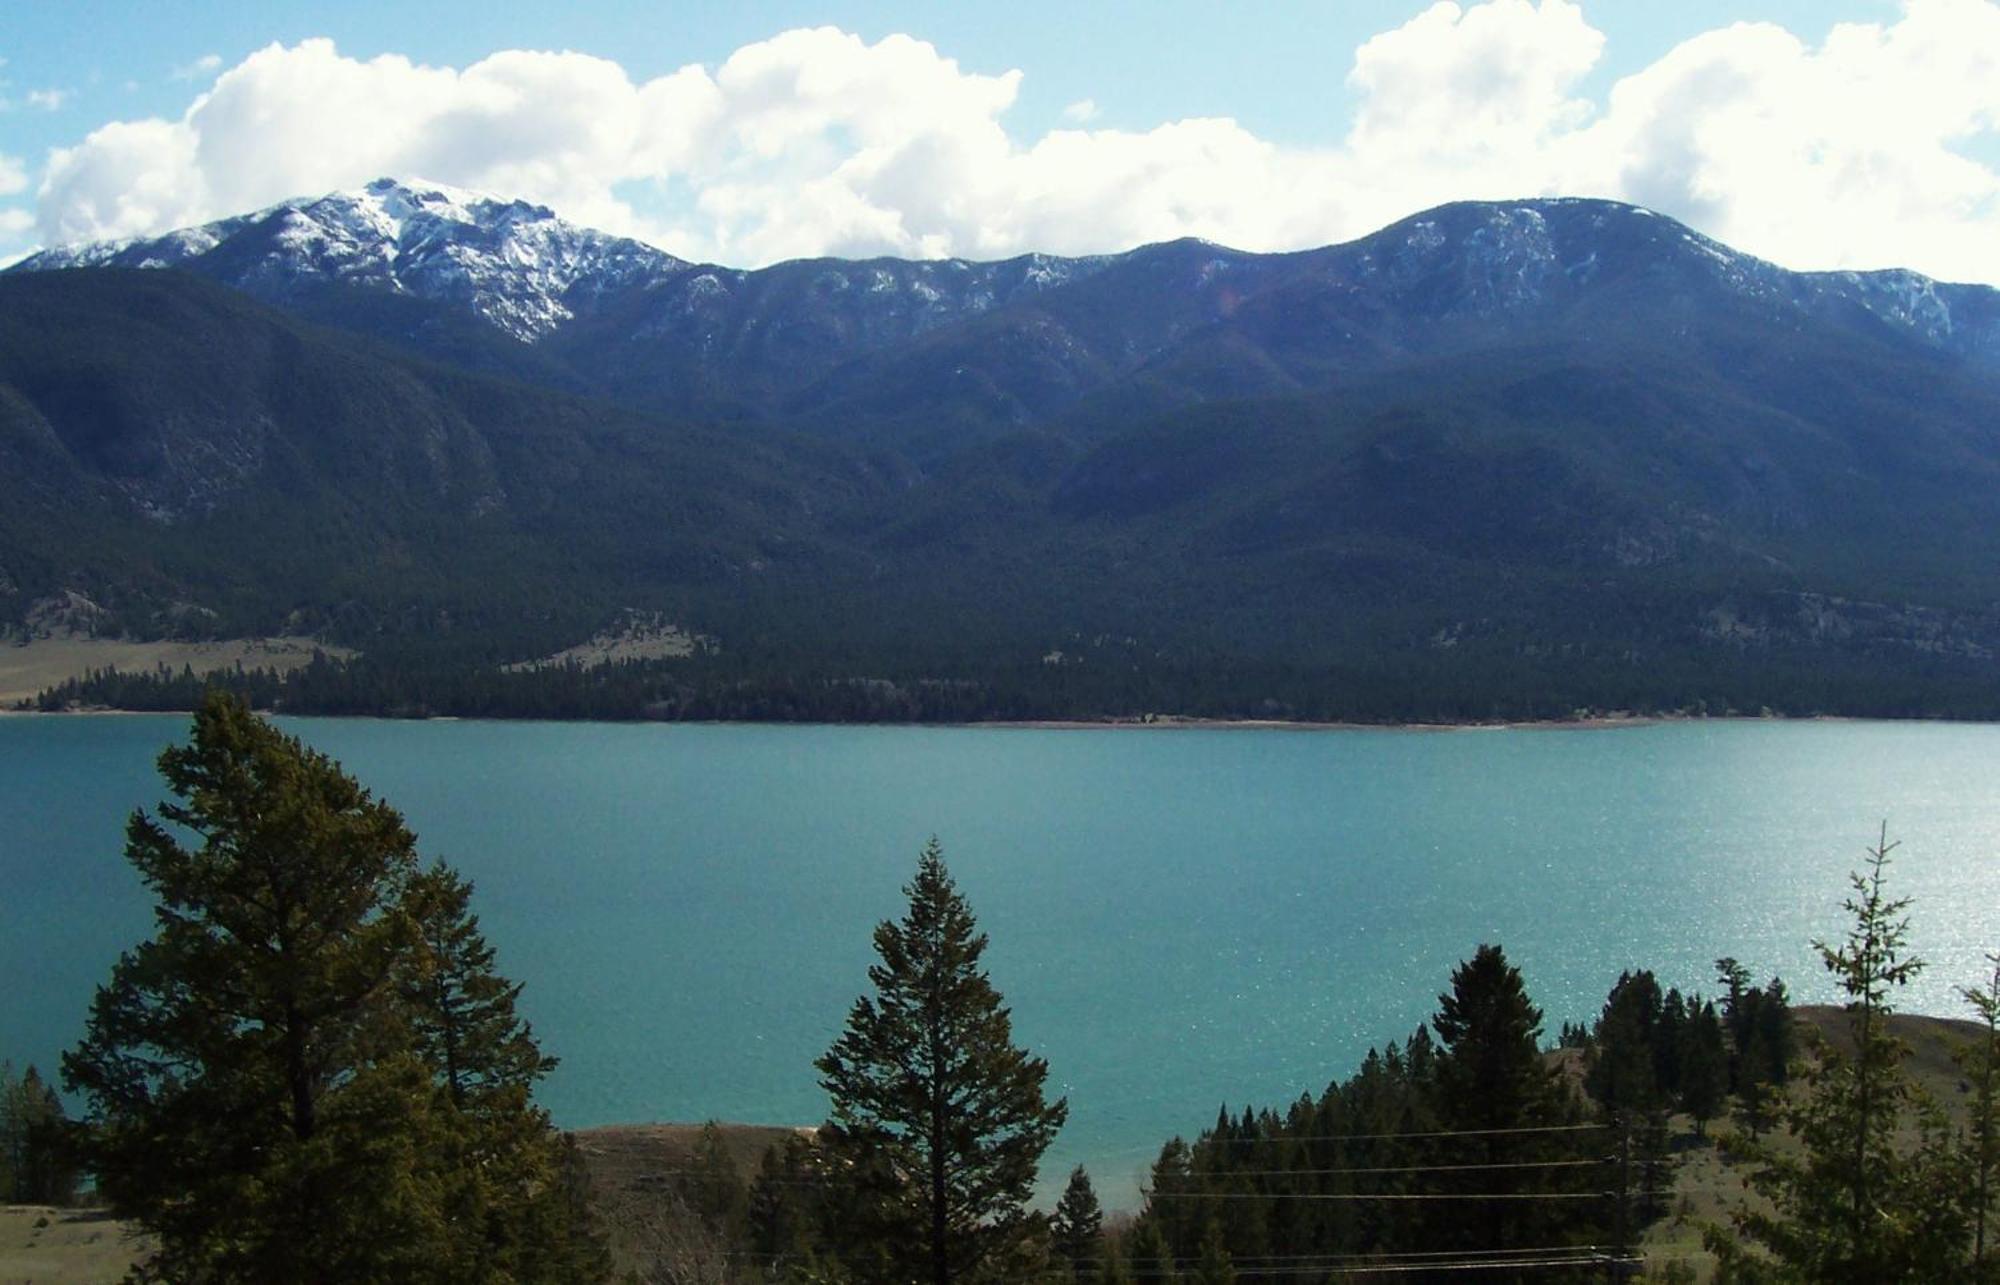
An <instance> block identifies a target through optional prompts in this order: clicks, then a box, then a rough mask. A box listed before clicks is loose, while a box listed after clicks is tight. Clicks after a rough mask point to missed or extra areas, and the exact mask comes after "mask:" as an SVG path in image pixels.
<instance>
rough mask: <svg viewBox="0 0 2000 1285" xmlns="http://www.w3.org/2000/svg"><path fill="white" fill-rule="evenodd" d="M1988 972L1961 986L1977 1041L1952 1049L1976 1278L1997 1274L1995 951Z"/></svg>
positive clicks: (1999, 984) (1999, 1049)
mask: <svg viewBox="0 0 2000 1285" xmlns="http://www.w3.org/2000/svg"><path fill="white" fill-rule="evenodd" d="M1986 961H1987V962H1988V963H1989V964H1991V965H1993V975H1992V977H1991V979H1990V980H1989V981H1988V982H1987V984H1986V986H1985V987H1984V988H1983V989H1982V988H1980V987H1977V986H1966V987H1962V988H1961V989H1960V991H1959V993H1960V994H1961V995H1963V996H1965V1000H1966V1002H1967V1003H1968V1004H1970V1005H1971V1006H1972V1011H1973V1013H1974V1014H1975V1015H1977V1017H1978V1019H1979V1025H1980V1028H1981V1029H1980V1033H1979V1038H1978V1041H1977V1042H1976V1043H1974V1044H1971V1045H1969V1046H1968V1047H1966V1048H1964V1049H1962V1050H1960V1051H1959V1053H1958V1055H1957V1056H1958V1062H1959V1065H1960V1066H1961V1067H1963V1068H1964V1069H1965V1071H1966V1073H1967V1074H1968V1075H1969V1076H1970V1077H1971V1080H1972V1119H1971V1130H1970V1137H1969V1138H1968V1140H1967V1146H1968V1156H1967V1160H1968V1164H1967V1167H1968V1168H1969V1169H1970V1170H1971V1171H1972V1175H1973V1188H1972V1196H1971V1199H1972V1267H1973V1272H1974V1274H1975V1275H1976V1276H1977V1278H1978V1279H1980V1280H1989V1279H1992V1278H1994V1277H1996V1276H2000V1271H1996V1269H1995V1264H1994V1263H1993V1262H1991V1261H1989V1260H1988V1257H1987V1215H1989V1214H1990V1213H1991V1212H1992V1211H1993V1199H1994V1194H1995V1193H1994V1179H1995V1176H1996V1173H2000V953H1996V954H1992V955H1988V956H1987V957H1986Z"/></svg>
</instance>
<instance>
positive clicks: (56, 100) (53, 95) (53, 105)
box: [27, 89, 71, 112]
mask: <svg viewBox="0 0 2000 1285" xmlns="http://www.w3.org/2000/svg"><path fill="white" fill-rule="evenodd" d="M70 96H71V94H70V91H69V90H67V89H31V90H29V91H28V100H27V101H28V106H30V107H34V108H39V109H40V110H42V111H45V112H54V111H61V110H62V105H63V104H64V103H66V102H68V101H69V100H70Z"/></svg>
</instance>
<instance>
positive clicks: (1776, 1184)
mask: <svg viewBox="0 0 2000 1285" xmlns="http://www.w3.org/2000/svg"><path fill="white" fill-rule="evenodd" d="M1896 847H1897V845H1896V844H1894V843H1891V842H1889V838H1888V832H1887V828H1886V827H1884V830H1883V833H1882V837H1881V840H1880V841H1879V842H1878V843H1877V844H1876V846H1874V847H1872V848H1870V849H1868V856H1867V869H1866V872H1865V873H1856V874H1853V875H1851V876H1850V880H1849V882H1850V885H1851V889H1852V891H1851V895H1850V896H1849V897H1848V899H1847V900H1846V902H1844V903H1843V904H1844V908H1845V909H1846V910H1847V912H1848V913H1849V914H1850V915H1851V916H1852V917H1853V924H1852V926H1851V927H1850V928H1849V929H1848V931H1847V934H1846V936H1845V937H1844V939H1843V940H1842V941H1841V942H1840V943H1838V944H1829V943H1827V942H1825V941H1815V942H1814V943H1813V948H1814V949H1815V950H1816V951H1817V952H1818V953H1819V956H1820V959H1821V962H1822V963H1823V964H1824V965H1825V967H1826V969H1827V971H1828V972H1830V973H1832V974H1833V975H1834V977H1835V978H1836V980H1837V981H1838V982H1839V984H1840V987H1841V989H1842V991H1844V992H1845V993H1846V995H1847V998H1848V1002H1847V1006H1846V1008H1847V1015H1848V1031H1849V1035H1850V1036H1851V1039H1852V1044H1853V1047H1852V1051H1851V1052H1849V1051H1847V1050H1843V1049H1841V1048H1838V1047H1833V1046H1829V1047H1826V1048H1823V1049H1821V1050H1820V1057H1819V1063H1818V1065H1817V1066H1816V1067H1815V1068H1814V1069H1813V1070H1812V1072H1811V1074H1810V1078H1809V1080H1808V1082H1807V1085H1806V1092H1805V1094H1804V1095H1803V1097H1802V1098H1800V1099H1799V1100H1798V1101H1797V1102H1795V1103H1793V1104H1792V1106H1791V1107H1790V1109H1789V1110H1788V1111H1787V1112H1786V1123H1787V1124H1788V1125H1789V1126H1790V1128H1791V1131H1792V1132H1793V1134H1794V1135H1796V1137H1797V1140H1798V1143H1799V1151H1798V1153H1797V1154H1794V1153H1791V1152H1781V1151H1778V1150H1775V1149H1772V1148H1750V1151H1751V1154H1752V1156H1753V1157H1754V1158H1755V1159H1758V1160H1760V1161H1761V1162H1762V1167H1761V1168H1760V1169H1759V1171H1758V1172H1757V1173H1755V1174H1754V1175H1753V1176H1752V1183H1753V1185H1754V1186H1755V1187H1756V1188H1757V1189H1758V1190H1759V1191H1761V1192H1762V1193H1763V1194H1764V1195H1765V1196H1766V1197H1767V1198H1768V1199H1769V1201H1770V1204H1771V1211H1770V1212H1768V1213H1767V1212H1764V1211H1762V1210H1746V1211H1744V1212H1742V1213H1740V1214H1739V1215H1738V1218H1737V1225H1738V1227H1739V1228H1740V1229H1741V1230H1742V1231H1743V1232H1744V1233H1745V1234H1746V1235H1747V1236H1748V1237H1749V1239H1750V1241H1751V1242H1752V1243H1753V1245H1754V1246H1755V1247H1756V1250H1755V1251H1753V1250H1752V1249H1751V1248H1750V1247H1746V1246H1742V1245H1738V1244H1735V1243H1732V1242H1730V1241H1728V1240H1727V1239H1726V1238H1720V1237H1718V1238H1717V1239H1716V1241H1715V1246H1716V1248H1717V1249H1718V1250H1720V1251H1721V1252H1722V1254H1723V1257H1724V1259H1725V1262H1727V1263H1730V1264H1731V1265H1732V1266H1734V1267H1736V1268H1738V1269H1739V1270H1743V1271H1744V1272H1745V1273H1746V1274H1748V1273H1752V1272H1755V1271H1757V1270H1759V1268H1760V1266H1762V1267H1771V1266H1775V1267H1776V1269H1777V1270H1778V1271H1779V1272H1781V1273H1782V1274H1783V1276H1784V1278H1785V1279H1790V1280H1799V1281H1804V1282H1827V1283H1829V1285H1831V1283H1832V1282H1847V1281H1869V1282H1879V1283H1880V1285H1893V1283H1894V1282H1912V1283H1915V1282H1931V1281H1941V1280H1949V1279H1953V1278H1954V1277H1956V1276H1958V1275H1959V1274H1960V1271H1961V1269H1962V1268H1963V1258H1964V1255H1963V1246H1964V1245H1965V1243H1966V1241H1967V1239H1968V1233H1969V1230H1970V1229H1969V1222H1968V1218H1967V1212H1968V1211H1967V1209H1966V1198H1965V1183H1964V1182H1963V1180H1962V1169H1961V1165H1960V1157H1959V1156H1958V1155H1957V1154H1956V1153H1955V1151H1954V1150H1953V1149H1952V1148H1951V1147H1950V1146H1949V1145H1948V1141H1947V1133H1946V1129H1945V1126H1944V1123H1943V1119H1942V1116H1941V1114H1940V1113H1939V1112H1937V1111H1936V1109H1935V1108H1934V1107H1932V1106H1930V1104H1928V1103H1926V1102H1924V1101H1923V1100H1922V1098H1921V1096H1920V1095H1919V1094H1918V1092H1917V1091H1916V1089H1915V1087H1914V1086H1913V1085H1912V1084H1911V1082H1910V1081H1909V1079H1908V1077H1907V1076H1906V1075H1905V1074H1904V1071H1903V1067H1902V1063H1903V1059H1904V1057H1905V1056H1906V1055H1907V1054H1908V1048H1907V1046H1905V1045H1904V1044H1903V1042H1902V1041H1901V1040H1899V1039H1897V1038H1896V1037H1895V1036H1894V1035H1893V1034H1891V1033H1890V1031H1889V1029H1888V1017H1889V1014H1890V1012H1891V1010H1892V1004H1891V998H1892V996H1893V994H1894V992H1895V991H1896V990H1897V989H1899V988H1901V987H1903V986H1905V985H1907V984H1908V983H1909V982H1910V980H1911V979H1912V978H1914V977H1915V976H1916V975H1917V973H1918V971H1919V970H1921V969H1922V968H1923V966H1924V964H1923V961H1922V960H1921V959H1918V958H1916V957H1915V956H1912V955H1910V954H1908V953H1907V941H1908V935H1909V919H1908V916H1907V915H1906V913H1905V912H1906V910H1907V909H1908V907H1909V904H1910V903H1909V899H1908V898H1891V897H1890V896H1889V894H1888V888H1887V882H1888V870H1889V866H1890V854H1891V853H1892V852H1893V851H1894V850H1895V849H1896ZM1913 1110H1914V1111H1915V1113H1916V1118H1917V1124H1918V1130H1917V1140H1916V1141H1915V1143H1914V1144H1909V1143H1905V1142H1903V1141H1902V1140H1900V1139H1899V1137H1898V1133H1899V1130H1900V1129H1901V1128H1902V1126H1903V1124H1904V1121H1905V1119H1906V1117H1907V1116H1908V1115H1909V1114H1910V1113H1911V1112H1912V1111H1913Z"/></svg>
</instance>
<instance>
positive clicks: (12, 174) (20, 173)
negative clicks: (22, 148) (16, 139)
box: [0, 152, 28, 196]
mask: <svg viewBox="0 0 2000 1285" xmlns="http://www.w3.org/2000/svg"><path fill="white" fill-rule="evenodd" d="M27 190H28V171H27V169H26V168H25V167H24V166H22V164H21V158H20V157H18V156H9V155H7V154H6V153H5V152H0V196H13V195H14V194H15V193H16V192H25V191H27Z"/></svg>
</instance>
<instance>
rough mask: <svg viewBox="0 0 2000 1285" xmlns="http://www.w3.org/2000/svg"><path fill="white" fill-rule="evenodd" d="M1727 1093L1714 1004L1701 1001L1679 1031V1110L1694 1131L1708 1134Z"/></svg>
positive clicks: (1723, 1051)
mask: <svg viewBox="0 0 2000 1285" xmlns="http://www.w3.org/2000/svg"><path fill="white" fill-rule="evenodd" d="M1728 1093H1729V1050H1728V1048H1727V1047H1726V1046H1725V1045H1724V1043H1723V1038H1722V1021H1721V1019H1720V1018H1718V1017H1717V1016H1716V1014H1715V1005H1714V1004H1711V1003H1707V1002H1705V1001H1704V1002H1701V1003H1698V1004H1696V1005H1694V1006H1693V1007H1692V1008H1691V1009H1690V1012H1689V1016H1688V1020H1687V1025H1686V1026H1685V1027H1684V1028H1683V1029H1682V1032H1681V1110H1683V1111H1685V1112H1687V1113H1688V1114H1689V1115H1691V1116H1693V1117H1694V1128H1695V1132H1696V1133H1697V1134H1699V1135H1701V1136H1703V1137H1706V1136H1707V1135H1708V1122H1709V1121H1710V1120H1712V1119H1714V1118H1715V1113H1716V1112H1718V1111H1720V1110H1721V1109H1722V1104H1723V1099H1724V1098H1725V1097H1727V1096H1728Z"/></svg>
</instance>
